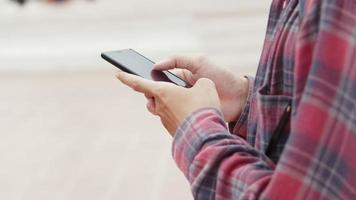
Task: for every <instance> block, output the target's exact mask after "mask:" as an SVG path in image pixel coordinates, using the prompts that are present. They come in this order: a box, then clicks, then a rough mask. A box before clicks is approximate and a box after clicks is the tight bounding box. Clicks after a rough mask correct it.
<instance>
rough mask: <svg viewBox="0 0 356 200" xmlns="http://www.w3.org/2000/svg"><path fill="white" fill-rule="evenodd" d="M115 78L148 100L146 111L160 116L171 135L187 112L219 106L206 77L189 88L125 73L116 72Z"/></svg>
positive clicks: (214, 92)
mask: <svg viewBox="0 0 356 200" xmlns="http://www.w3.org/2000/svg"><path fill="white" fill-rule="evenodd" d="M117 78H118V79H119V80H120V81H121V82H122V83H124V84H126V85H127V86H129V87H131V88H132V89H133V90H135V91H137V92H140V93H143V94H144V95H145V96H146V98H148V99H149V101H148V103H147V108H148V110H149V111H150V112H151V113H152V114H154V115H158V116H159V117H160V118H161V121H162V123H163V125H164V126H165V128H166V129H167V130H168V132H169V133H170V134H171V135H172V136H174V134H175V132H176V130H177V128H178V126H179V125H180V124H181V123H182V122H183V120H184V119H185V118H186V117H187V116H188V115H189V114H190V113H192V112H194V111H196V110H198V109H200V108H216V109H220V102H219V97H218V94H217V91H216V88H215V84H214V82H212V81H211V80H209V79H206V78H202V79H199V80H197V81H195V85H194V86H193V87H192V88H189V89H187V88H183V87H180V86H176V85H174V84H172V83H167V82H154V81H151V80H147V79H144V78H141V77H139V76H136V75H132V74H128V73H126V72H118V74H117Z"/></svg>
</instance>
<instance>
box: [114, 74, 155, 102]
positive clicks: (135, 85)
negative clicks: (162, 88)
mask: <svg viewBox="0 0 356 200" xmlns="http://www.w3.org/2000/svg"><path fill="white" fill-rule="evenodd" d="M116 77H117V78H118V79H119V80H120V81H121V82H122V83H123V84H125V85H127V86H129V87H130V88H132V89H133V90H135V91H137V92H140V93H144V94H147V95H149V96H153V94H152V90H153V88H155V87H156V84H157V83H155V82H153V81H150V80H147V79H144V78H142V77H139V76H137V75H132V74H129V73H126V72H122V71H119V72H118V73H117V74H116Z"/></svg>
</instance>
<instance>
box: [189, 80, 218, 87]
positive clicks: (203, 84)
mask: <svg viewBox="0 0 356 200" xmlns="http://www.w3.org/2000/svg"><path fill="white" fill-rule="evenodd" d="M193 88H201V89H216V86H215V83H214V82H213V81H212V80H210V79H208V78H200V79H198V80H197V82H196V83H195V85H194V87H193Z"/></svg>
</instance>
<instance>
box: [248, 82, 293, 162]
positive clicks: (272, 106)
mask: <svg viewBox="0 0 356 200" xmlns="http://www.w3.org/2000/svg"><path fill="white" fill-rule="evenodd" d="M291 102H292V97H291V96H288V95H283V94H268V87H267V86H263V87H261V88H259V89H258V90H257V94H256V109H257V112H256V115H257V127H256V141H255V146H256V148H258V149H259V150H261V151H262V152H264V153H266V150H267V148H268V145H269V144H270V142H271V139H272V137H273V135H275V134H277V135H278V136H279V137H278V140H277V143H276V144H275V145H276V148H274V151H273V152H271V154H270V155H269V157H270V159H272V160H273V161H275V162H277V161H278V158H279V157H280V155H281V154H282V151H283V148H284V145H285V143H286V141H287V139H288V136H289V131H290V117H289V113H290V105H291ZM286 112H288V113H286ZM286 117H287V118H286ZM281 127H282V128H281Z"/></svg>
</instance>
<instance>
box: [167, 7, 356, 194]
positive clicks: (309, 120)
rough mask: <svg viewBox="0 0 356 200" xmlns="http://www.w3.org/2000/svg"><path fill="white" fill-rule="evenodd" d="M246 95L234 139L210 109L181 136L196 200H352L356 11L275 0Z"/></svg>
mask: <svg viewBox="0 0 356 200" xmlns="http://www.w3.org/2000/svg"><path fill="white" fill-rule="evenodd" d="M250 86H251V87H250V93H249V96H248V101H247V104H246V106H245V109H244V111H243V113H242V114H241V116H240V118H239V120H238V121H237V122H235V123H232V124H230V125H231V126H230V127H231V129H230V131H229V129H228V128H227V126H226V124H225V122H224V120H223V116H222V113H221V112H220V111H219V110H215V109H209V108H205V109H201V110H198V111H196V112H194V113H192V114H191V115H190V116H189V117H188V118H187V119H185V121H184V122H183V124H181V126H180V127H179V128H178V130H177V133H176V136H175V138H174V141H173V149H172V151H173V157H174V159H175V161H176V163H177V165H178V166H179V168H180V169H181V170H182V171H183V173H184V174H185V176H186V177H187V179H188V180H189V182H190V184H191V187H192V192H193V195H194V198H195V199H204V200H205V199H313V200H314V199H356V1H355V0H299V1H298V0H289V1H288V2H287V3H286V2H285V1H284V0H274V1H273V3H272V6H271V10H270V17H269V22H268V27H267V35H266V39H265V44H264V48H263V52H262V56H261V60H260V64H259V68H258V71H257V75H256V77H255V79H254V80H252V79H250ZM289 105H291V116H290V117H289V118H288V120H285V121H286V122H285V124H283V126H281V127H282V128H279V133H276V130H277V129H278V128H277V126H280V121H281V120H282V119H281V118H283V116H284V115H285V112H286V111H288V109H286V108H287V107H288V106H289ZM274 134H280V138H279V140H278V142H277V144H276V148H274V149H273V151H272V152H271V153H270V154H269V155H268V156H267V154H266V151H267V148H268V145H269V143H270V141H271V138H272V137H273V135H274ZM282 150H283V151H282Z"/></svg>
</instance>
